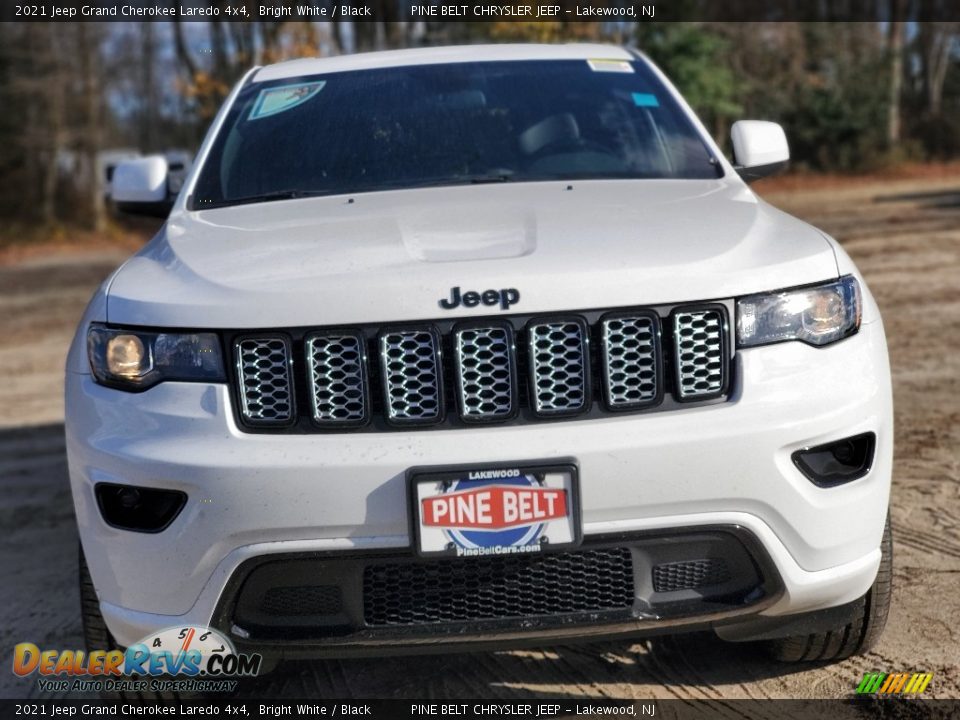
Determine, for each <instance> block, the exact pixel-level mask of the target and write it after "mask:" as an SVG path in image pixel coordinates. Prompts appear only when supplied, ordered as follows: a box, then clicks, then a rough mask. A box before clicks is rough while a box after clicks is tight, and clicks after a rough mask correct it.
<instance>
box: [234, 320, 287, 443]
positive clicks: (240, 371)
mask: <svg viewBox="0 0 960 720" xmlns="http://www.w3.org/2000/svg"><path fill="white" fill-rule="evenodd" d="M236 363H237V377H238V379H239V383H240V409H241V413H242V415H243V418H244V420H245V421H247V422H248V423H251V424H255V425H279V424H283V423H287V422H290V421H291V420H292V419H293V416H294V406H293V380H292V378H291V374H290V345H289V343H288V342H287V341H286V340H285V339H284V338H282V337H263V338H243V339H241V340H238V341H237V343H236Z"/></svg>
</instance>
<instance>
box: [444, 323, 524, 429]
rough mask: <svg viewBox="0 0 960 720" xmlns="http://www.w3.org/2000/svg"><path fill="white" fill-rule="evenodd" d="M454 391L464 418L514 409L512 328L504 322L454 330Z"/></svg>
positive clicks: (492, 417) (495, 415)
mask: <svg viewBox="0 0 960 720" xmlns="http://www.w3.org/2000/svg"><path fill="white" fill-rule="evenodd" d="M453 348H454V354H455V356H456V365H457V367H456V377H457V393H458V401H459V407H460V417H462V418H463V419H464V420H468V421H469V420H476V421H479V420H499V419H506V418H508V417H511V416H512V415H513V414H514V413H515V412H516V407H515V406H516V400H515V398H516V387H515V382H516V380H515V379H516V370H515V358H514V354H515V353H514V347H513V332H512V330H511V328H510V327H509V326H507V325H491V326H486V327H466V328H460V329H458V330H456V331H454V336H453Z"/></svg>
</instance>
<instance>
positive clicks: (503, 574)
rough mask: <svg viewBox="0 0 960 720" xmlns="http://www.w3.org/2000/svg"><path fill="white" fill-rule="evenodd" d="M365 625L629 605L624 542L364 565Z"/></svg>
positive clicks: (631, 592)
mask: <svg viewBox="0 0 960 720" xmlns="http://www.w3.org/2000/svg"><path fill="white" fill-rule="evenodd" d="M363 600H364V605H363V607H364V619H365V621H366V623H367V625H370V626H378V625H379V626H382V625H418V624H425V623H444V622H465V621H467V622H469V621H476V620H496V619H501V618H517V617H530V616H550V615H563V614H567V613H581V612H596V611H604V610H622V609H629V608H631V607H632V606H633V602H634V587H633V562H632V560H631V554H630V550H629V549H628V548H607V549H602V550H586V551H579V552H564V553H556V554H549V555H538V556H535V557H516V556H511V557H485V558H471V559H470V560H469V561H468V562H459V563H451V562H438V561H433V562H422V563H392V564H378V565H368V566H367V567H366V568H365V569H364V574H363Z"/></svg>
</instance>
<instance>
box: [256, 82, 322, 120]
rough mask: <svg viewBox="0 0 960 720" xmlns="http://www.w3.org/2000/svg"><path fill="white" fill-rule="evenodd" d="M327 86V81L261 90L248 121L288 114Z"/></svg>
mask: <svg viewBox="0 0 960 720" xmlns="http://www.w3.org/2000/svg"><path fill="white" fill-rule="evenodd" d="M326 84H327V81H326V80H320V81H318V82H309V83H297V84H296V85H282V86H280V87H272V88H268V89H266V90H261V91H260V94H259V95H258V96H257V101H256V102H255V103H254V104H253V109H252V110H250V116H249V117H248V118H247V120H259V119H260V118H265V117H269V116H270V115H276V114H277V113H282V112H286V111H287V110H290V109H292V108H295V107H297V105H303V103H305V102H306V101H307V100H309V99H310V98H312V97H313V96H314V95H316V94H317V93H318V92H320V91H321V90H323V86H324V85H326Z"/></svg>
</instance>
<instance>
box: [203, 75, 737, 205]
mask: <svg viewBox="0 0 960 720" xmlns="http://www.w3.org/2000/svg"><path fill="white" fill-rule="evenodd" d="M722 174H723V171H722V169H721V167H720V165H719V163H717V162H716V161H715V160H714V158H713V157H712V156H711V154H710V152H709V151H708V149H707V147H706V145H705V144H704V142H703V139H702V138H701V137H700V135H699V133H698V132H697V131H696V130H695V129H694V127H693V125H692V124H691V122H690V120H689V119H688V117H687V116H686V115H685V114H684V113H683V112H682V111H681V110H680V108H679V107H678V105H677V104H676V102H674V100H673V98H672V97H671V96H670V94H669V93H668V92H667V90H666V88H665V87H664V86H663V84H662V83H661V82H660V81H659V80H658V79H657V78H656V77H655V76H654V75H653V73H652V72H651V71H650V70H649V69H648V67H647V66H646V65H645V64H644V63H642V62H623V61H612V60H589V61H588V60H562V61H559V60H550V61H518V62H476V63H458V64H441V65H418V66H412V67H396V68H381V69H374V70H355V71H350V72H339V73H329V74H324V75H311V76H306V77H297V78H285V79H283V80H281V81H272V82H263V83H252V84H250V85H248V86H247V87H245V88H243V89H242V90H241V92H240V93H239V95H238V97H237V100H236V102H235V103H234V105H233V107H232V108H231V109H230V112H229V114H228V116H227V118H226V120H225V123H224V125H223V128H222V130H221V132H220V133H219V134H218V136H217V138H216V140H215V142H214V144H213V147H212V149H211V153H210V155H209V157H208V158H207V161H206V162H205V163H204V167H203V169H202V171H201V173H200V176H199V178H198V181H197V184H196V186H195V189H194V193H193V196H192V198H191V203H190V206H191V207H192V208H194V209H204V208H209V207H219V206H224V205H232V204H240V203H243V202H260V201H267V200H275V199H284V198H292V197H306V196H312V195H335V194H346V193H359V192H370V191H377V190H393V189H400V188H414V187H427V186H440V185H456V184H468V183H482V182H526V181H543V180H573V179H607V178H716V177H719V176H721V175H722Z"/></svg>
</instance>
